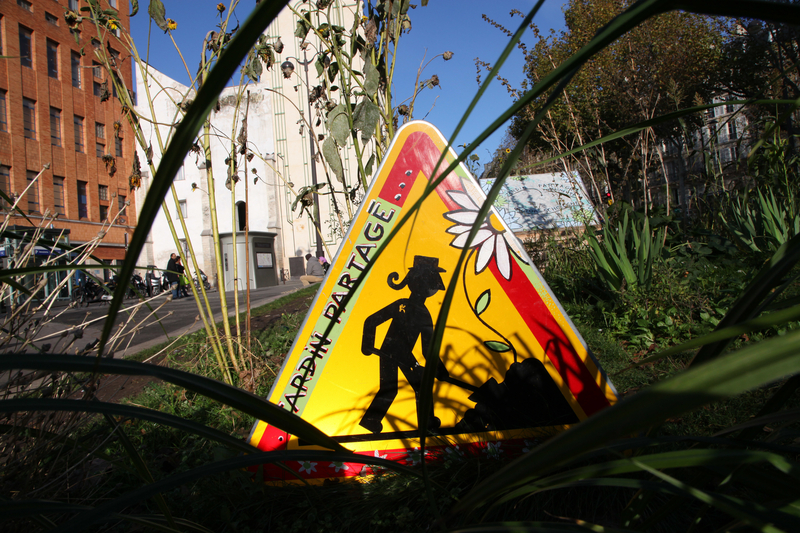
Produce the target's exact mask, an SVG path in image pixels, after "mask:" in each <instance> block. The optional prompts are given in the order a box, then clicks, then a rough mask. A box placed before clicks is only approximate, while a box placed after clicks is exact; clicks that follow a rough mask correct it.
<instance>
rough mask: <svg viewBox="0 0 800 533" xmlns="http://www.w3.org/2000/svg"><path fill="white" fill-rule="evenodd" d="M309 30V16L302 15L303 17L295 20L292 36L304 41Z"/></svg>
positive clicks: (306, 14)
mask: <svg viewBox="0 0 800 533" xmlns="http://www.w3.org/2000/svg"><path fill="white" fill-rule="evenodd" d="M310 29H311V15H309V14H308V13H303V16H302V17H300V18H299V19H297V28H295V30H294V36H295V37H297V38H298V39H301V40H302V39H305V38H306V35H308V31H309V30H310Z"/></svg>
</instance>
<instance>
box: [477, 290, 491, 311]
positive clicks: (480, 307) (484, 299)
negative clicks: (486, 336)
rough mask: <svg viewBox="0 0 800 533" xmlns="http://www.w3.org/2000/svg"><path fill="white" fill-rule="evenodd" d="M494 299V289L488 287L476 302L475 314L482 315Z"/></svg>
mask: <svg viewBox="0 0 800 533" xmlns="http://www.w3.org/2000/svg"><path fill="white" fill-rule="evenodd" d="M491 301H492V290H491V289H486V290H485V291H483V293H482V294H481V295H480V296H478V300H477V301H476V302H475V314H477V315H480V314H481V313H483V312H484V311H486V308H487V307H489V304H490V303H491Z"/></svg>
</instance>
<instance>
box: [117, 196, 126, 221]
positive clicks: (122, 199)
mask: <svg viewBox="0 0 800 533" xmlns="http://www.w3.org/2000/svg"><path fill="white" fill-rule="evenodd" d="M127 201H128V197H127V196H122V195H121V194H120V195H118V196H117V207H118V208H119V215H120V216H122V217H124V216H127V210H128V206H126V205H125V202H127Z"/></svg>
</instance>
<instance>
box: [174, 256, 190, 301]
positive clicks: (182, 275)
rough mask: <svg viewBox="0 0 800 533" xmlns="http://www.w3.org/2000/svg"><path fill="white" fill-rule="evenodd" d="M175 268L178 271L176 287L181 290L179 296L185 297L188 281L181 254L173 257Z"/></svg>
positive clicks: (186, 295)
mask: <svg viewBox="0 0 800 533" xmlns="http://www.w3.org/2000/svg"><path fill="white" fill-rule="evenodd" d="M175 269H176V270H177V271H178V287H179V288H180V291H181V298H186V297H188V296H189V289H188V285H189V283H188V281H187V280H186V268H185V267H184V266H183V258H181V256H178V257H177V258H176V259H175Z"/></svg>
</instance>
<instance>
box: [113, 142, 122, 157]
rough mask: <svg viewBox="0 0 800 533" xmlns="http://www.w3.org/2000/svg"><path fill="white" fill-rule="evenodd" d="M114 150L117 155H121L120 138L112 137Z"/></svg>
mask: <svg viewBox="0 0 800 533" xmlns="http://www.w3.org/2000/svg"><path fill="white" fill-rule="evenodd" d="M114 151H115V152H116V155H117V157H122V138H121V137H114Z"/></svg>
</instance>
